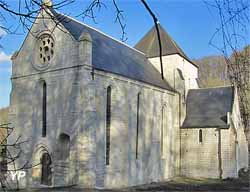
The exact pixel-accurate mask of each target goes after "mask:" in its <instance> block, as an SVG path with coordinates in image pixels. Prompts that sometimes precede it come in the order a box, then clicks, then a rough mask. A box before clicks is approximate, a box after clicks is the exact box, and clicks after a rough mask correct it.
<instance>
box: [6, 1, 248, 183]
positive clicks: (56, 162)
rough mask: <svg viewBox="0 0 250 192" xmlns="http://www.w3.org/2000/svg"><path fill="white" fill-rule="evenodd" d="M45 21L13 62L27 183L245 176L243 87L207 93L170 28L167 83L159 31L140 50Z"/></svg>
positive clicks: (14, 106)
mask: <svg viewBox="0 0 250 192" xmlns="http://www.w3.org/2000/svg"><path fill="white" fill-rule="evenodd" d="M51 16H53V19H50V17H51ZM38 18H39V19H37V20H36V21H35V23H34V24H33V26H32V28H31V30H30V32H29V33H28V35H27V37H26V39H25V40H24V42H23V44H22V46H21V48H20V49H19V51H17V52H16V53H15V54H14V55H13V56H12V78H11V81H12V91H11V96H10V97H11V99H10V100H11V104H10V112H9V119H10V122H11V123H12V126H13V127H15V131H14V134H13V135H12V137H11V138H10V140H9V142H12V141H13V140H14V139H15V138H18V136H21V140H23V141H26V142H25V143H24V144H23V146H22V150H23V151H22V153H21V155H20V158H19V159H18V165H19V166H22V165H26V166H27V167H30V168H27V169H26V173H27V175H26V177H25V178H23V179H22V180H21V181H19V182H20V185H21V187H30V188H33V187H34V188H37V187H38V188H39V187H48V186H49V187H56V186H73V185H76V186H79V187H90V188H117V187H125V186H134V185H139V184H144V183H151V182H158V181H165V180H170V179H171V178H173V177H175V176H187V177H193V178H200V177H203V178H227V177H238V171H239V170H240V169H241V168H246V167H247V166H248V152H247V151H248V150H247V143H246V138H245V135H244V130H243V124H242V120H241V117H240V112H239V104H238V96H237V90H236V89H235V88H234V87H230V86H229V87H217V88H209V89H200V88H199V86H198V83H197V78H198V69H199V68H198V66H196V65H195V63H193V62H192V61H191V60H190V59H189V58H188V57H187V55H186V54H185V53H184V52H183V51H182V50H181V48H180V47H179V46H178V45H177V44H176V42H175V41H174V40H173V39H172V38H171V37H170V36H169V35H168V33H167V32H166V31H165V30H164V29H163V28H162V26H161V25H160V24H159V29H160V35H161V43H162V52H163V57H162V59H163V72H164V79H162V78H161V70H160V60H159V48H158V41H157V35H156V31H155V28H154V27H153V28H152V29H151V30H150V31H149V32H148V33H146V35H145V36H144V37H143V38H142V39H141V40H140V41H139V42H138V43H137V44H136V46H135V47H130V46H129V45H126V44H125V43H122V42H120V41H118V40H116V39H114V38H112V37H110V36H108V35H106V34H104V33H103V32H101V31H98V30H96V29H94V28H92V27H90V26H87V25H85V24H84V23H80V22H78V21H77V20H75V19H73V18H70V17H68V16H65V15H63V14H60V13H57V12H56V11H55V10H53V8H52V7H50V6H44V8H43V9H42V10H41V11H40V13H39V15H38ZM41 18H43V19H41Z"/></svg>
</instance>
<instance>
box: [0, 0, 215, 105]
mask: <svg viewBox="0 0 250 192" xmlns="http://www.w3.org/2000/svg"><path fill="white" fill-rule="evenodd" d="M8 2H9V4H10V5H11V6H12V7H15V6H17V5H16V0H10V1H8ZM87 2H89V0H87V1H84V0H79V1H78V2H77V3H75V4H74V5H70V6H68V7H67V8H63V9H62V10H61V12H63V13H66V14H69V15H71V16H75V15H77V14H78V13H79V12H80V8H82V9H83V8H85V7H86V5H87ZM104 2H105V3H106V5H107V9H105V8H103V9H102V10H101V13H99V14H98V17H97V22H98V23H97V24H95V23H93V22H92V20H91V19H85V21H84V22H85V23H87V24H89V25H91V26H92V27H95V28H98V29H100V30H101V31H103V32H104V33H107V34H108V35H110V36H112V37H115V38H118V39H119V38H120V37H121V31H120V28H119V25H118V24H115V23H114V17H115V13H114V9H113V8H112V3H111V1H110V0H104ZM118 3H119V4H118V5H119V6H120V8H121V9H122V10H123V11H124V16H125V22H126V33H127V37H128V40H127V43H128V44H129V45H131V46H134V45H135V44H136V42H138V41H139V40H140V38H141V37H142V36H143V35H144V34H145V33H146V32H147V31H148V30H149V29H150V28H151V27H152V26H153V21H152V19H151V17H150V16H149V14H148V13H147V12H146V11H145V9H144V7H143V6H142V4H141V3H140V2H139V1H138V0H119V1H118ZM148 3H149V5H150V6H151V8H152V9H153V11H154V12H155V13H156V15H157V17H158V18H159V21H160V23H161V25H162V26H163V27H164V28H165V30H166V31H167V32H168V33H169V34H170V35H171V36H172V38H173V39H174V40H175V41H176V42H177V43H178V45H179V46H180V47H181V48H182V49H183V50H184V52H185V53H186V54H187V55H188V56H189V57H190V58H191V59H194V58H201V57H203V56H208V55H217V54H219V52H218V51H217V50H216V49H215V48H213V47H212V46H210V45H209V40H210V38H211V37H212V35H213V33H214V32H215V30H216V28H217V27H218V24H219V23H218V16H217V15H216V14H215V13H213V11H209V9H208V8H207V6H206V5H205V4H204V2H203V1H202V0H148ZM78 20H81V18H78ZM17 23H18V19H15V18H13V17H8V20H7V23H5V24H7V25H8V26H17ZM18 33H19V34H18V35H17V34H15V35H14V34H12V35H10V34H6V35H3V37H2V39H1V40H0V42H1V45H2V46H3V48H2V50H1V52H0V108H1V107H4V106H8V104H9V94H10V90H11V83H10V76H11V64H10V62H9V56H10V55H11V54H12V53H13V52H14V51H16V50H18V49H19V48H20V46H21V44H22V41H23V39H24V38H25V35H26V32H23V30H22V28H19V30H18ZM0 35H1V32H0ZM216 43H218V44H219V43H220V42H219V41H217V42H216Z"/></svg>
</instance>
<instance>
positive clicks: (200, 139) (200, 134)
mask: <svg viewBox="0 0 250 192" xmlns="http://www.w3.org/2000/svg"><path fill="white" fill-rule="evenodd" d="M202 140H203V138H202V130H201V129H200V130H199V143H202Z"/></svg>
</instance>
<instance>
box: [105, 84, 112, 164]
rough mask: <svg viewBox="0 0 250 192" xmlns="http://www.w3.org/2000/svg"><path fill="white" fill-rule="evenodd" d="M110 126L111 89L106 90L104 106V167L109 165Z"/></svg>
mask: <svg viewBox="0 0 250 192" xmlns="http://www.w3.org/2000/svg"><path fill="white" fill-rule="evenodd" d="M110 124H111V87H110V86H109V87H108V88H107V106H106V165H109V155H110Z"/></svg>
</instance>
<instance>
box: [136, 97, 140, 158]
mask: <svg viewBox="0 0 250 192" xmlns="http://www.w3.org/2000/svg"><path fill="white" fill-rule="evenodd" d="M140 95H141V93H138V94H137V110H136V152H135V156H136V159H138V151H139V150H138V149H139V126H140Z"/></svg>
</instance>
